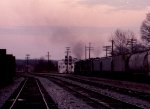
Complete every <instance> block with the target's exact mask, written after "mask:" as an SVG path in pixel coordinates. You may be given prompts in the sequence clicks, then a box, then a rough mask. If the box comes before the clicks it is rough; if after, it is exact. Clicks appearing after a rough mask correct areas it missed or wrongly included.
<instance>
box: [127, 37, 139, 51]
mask: <svg viewBox="0 0 150 109" xmlns="http://www.w3.org/2000/svg"><path fill="white" fill-rule="evenodd" d="M136 43H137V39H134V38H133V37H132V38H131V39H128V40H127V45H129V46H131V53H133V52H134V45H135V44H136Z"/></svg>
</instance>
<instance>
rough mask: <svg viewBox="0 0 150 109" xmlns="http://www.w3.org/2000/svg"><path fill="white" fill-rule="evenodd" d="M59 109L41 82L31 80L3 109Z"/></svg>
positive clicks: (28, 80)
mask: <svg viewBox="0 0 150 109" xmlns="http://www.w3.org/2000/svg"><path fill="white" fill-rule="evenodd" d="M50 108H53V109H57V105H56V104H55V103H54V102H53V101H52V99H51V98H50V96H49V95H48V94H47V93H46V91H45V90H44V88H43V87H42V86H41V84H40V82H39V81H38V80H36V79H34V78H29V79H26V80H25V81H24V83H22V84H21V85H20V87H19V88H18V89H17V90H16V92H15V93H14V94H13V95H12V96H11V97H10V98H9V100H8V101H7V102H6V103H5V104H4V106H3V107H2V109H50Z"/></svg>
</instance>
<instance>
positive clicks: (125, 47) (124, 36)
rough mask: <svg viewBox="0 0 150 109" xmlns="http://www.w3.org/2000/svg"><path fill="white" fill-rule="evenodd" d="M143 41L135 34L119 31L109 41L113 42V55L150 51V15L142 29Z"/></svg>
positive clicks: (143, 23) (149, 14)
mask: <svg viewBox="0 0 150 109" xmlns="http://www.w3.org/2000/svg"><path fill="white" fill-rule="evenodd" d="M140 33H141V34H140V36H141V40H137V38H136V36H135V34H134V32H132V31H129V30H128V31H125V30H121V29H117V30H116V31H114V33H113V34H112V36H111V38H110V40H109V41H111V42H112V41H113V46H114V50H113V53H111V54H113V55H120V54H127V53H137V52H143V51H147V50H150V13H148V14H147V16H146V19H145V20H144V21H143V22H142V24H141V27H140Z"/></svg>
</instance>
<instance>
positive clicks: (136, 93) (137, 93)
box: [64, 76, 150, 102]
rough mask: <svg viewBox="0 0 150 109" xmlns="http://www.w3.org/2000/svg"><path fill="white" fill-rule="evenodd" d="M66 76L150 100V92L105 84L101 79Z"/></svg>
mask: <svg viewBox="0 0 150 109" xmlns="http://www.w3.org/2000/svg"><path fill="white" fill-rule="evenodd" d="M64 78H67V79H71V80H74V81H78V82H82V83H84V84H88V85H92V86H95V87H97V88H102V89H107V90H111V91H115V92H117V93H120V94H124V95H128V96H132V97H135V98H139V99H141V100H144V101H148V102H149V101H150V93H145V92H141V91H135V90H131V89H128V88H123V87H119V86H114V85H110V84H105V83H101V82H99V81H94V80H92V81H91V80H87V79H84V78H80V77H71V76H68V77H64Z"/></svg>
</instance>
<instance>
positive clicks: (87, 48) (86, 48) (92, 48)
mask: <svg viewBox="0 0 150 109" xmlns="http://www.w3.org/2000/svg"><path fill="white" fill-rule="evenodd" d="M86 50H88V51H89V59H90V58H91V50H94V47H92V46H91V43H89V46H88V47H85V56H86Z"/></svg>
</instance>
